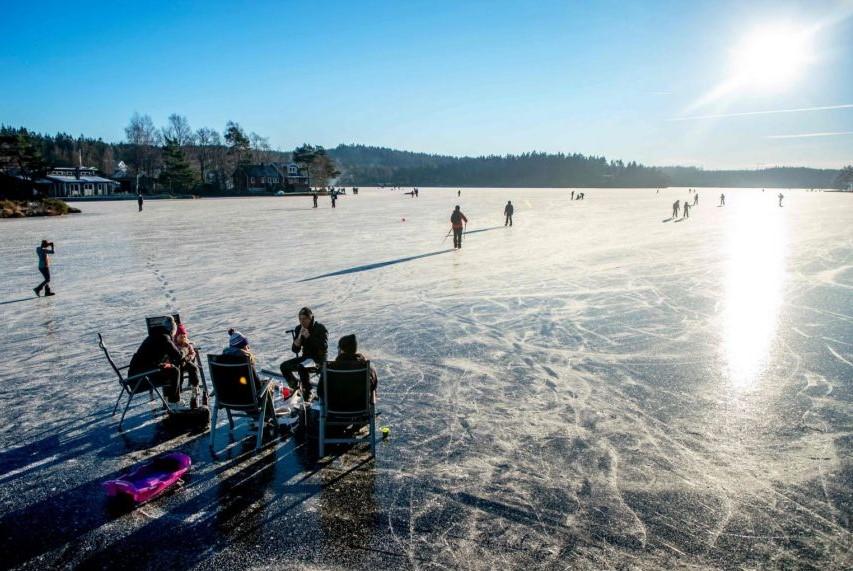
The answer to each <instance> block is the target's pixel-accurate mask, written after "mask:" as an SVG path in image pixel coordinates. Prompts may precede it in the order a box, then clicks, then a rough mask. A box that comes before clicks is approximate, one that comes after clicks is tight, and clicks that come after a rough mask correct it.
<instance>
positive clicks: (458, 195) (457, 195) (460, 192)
mask: <svg viewBox="0 0 853 571" xmlns="http://www.w3.org/2000/svg"><path fill="white" fill-rule="evenodd" d="M460 196H462V190H457V191H456V197H457V198H458V197H460Z"/></svg>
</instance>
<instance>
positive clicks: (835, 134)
mask: <svg viewBox="0 0 853 571" xmlns="http://www.w3.org/2000/svg"><path fill="white" fill-rule="evenodd" d="M842 135H853V131H827V132H825V133H799V134H797V135H767V138H768V139H805V138H806V137H840V136H842Z"/></svg>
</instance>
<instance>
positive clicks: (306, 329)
mask: <svg viewBox="0 0 853 571" xmlns="http://www.w3.org/2000/svg"><path fill="white" fill-rule="evenodd" d="M290 348H291V350H292V351H293V352H294V353H296V357H294V358H292V359H288V360H286V361H284V362H283V363H282V364H281V365H280V366H279V369H281V374H282V376H283V377H284V378H285V380H286V381H287V384H288V385H289V386H290V388H291V389H293V390H296V388H297V386H299V387H300V388H301V390H302V398H303V399H305V400H308V399H309V397H310V395H311V383H310V382H309V377H310V374H311V373H310V371H309V370H308V368H306V366H305V365H306V363H305V361H307V360H309V359H311V360H313V361H314V363H316V365H317V366H318V367H319V366H321V365H322V364H323V363H324V362H325V360H326V354H327V353H328V351H329V332H328V331H327V330H326V328H325V326H323V324H322V323H320V322H318V321H317V320H315V319H314V313H313V312H312V311H311V309H310V308H307V307H303V308H302V309H300V310H299V325H298V326H296V327H295V328H294V329H293V344H292V345H291V347H290ZM300 353H301V355H300ZM294 371H295V372H297V373H298V374H299V381H298V382H297V380H296V377H295V376H294V374H293V373H294Z"/></svg>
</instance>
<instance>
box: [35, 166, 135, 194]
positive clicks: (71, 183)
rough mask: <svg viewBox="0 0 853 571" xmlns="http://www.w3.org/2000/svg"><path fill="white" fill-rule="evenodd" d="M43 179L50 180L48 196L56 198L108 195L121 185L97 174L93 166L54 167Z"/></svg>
mask: <svg viewBox="0 0 853 571" xmlns="http://www.w3.org/2000/svg"><path fill="white" fill-rule="evenodd" d="M45 180H47V181H49V182H50V192H49V193H50V196H52V197H56V198H72V197H78V196H109V195H111V194H113V193H115V192H116V191H117V190H118V189H119V187H120V186H121V185H120V184H119V183H118V182H117V181H115V180H113V179H110V178H104V177H102V176H99V175H98V171H97V169H95V167H54V168H52V169H50V170H49V171H48V172H47V176H45Z"/></svg>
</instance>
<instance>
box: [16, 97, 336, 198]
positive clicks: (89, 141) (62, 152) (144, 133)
mask: <svg viewBox="0 0 853 571" xmlns="http://www.w3.org/2000/svg"><path fill="white" fill-rule="evenodd" d="M124 132H125V140H124V141H122V142H121V143H108V142H105V141H103V140H102V139H100V138H98V139H93V138H90V137H86V136H83V135H81V136H78V137H75V136H72V135H70V134H68V133H57V134H56V135H49V134H41V133H34V132H31V131H29V130H27V129H26V128H23V127H17V128H16V127H10V126H3V125H0V170H7V171H8V170H9V169H15V170H16V171H17V172H21V173H23V174H25V175H27V176H31V175H32V176H33V177H37V176H43V175H44V173H45V172H46V170H47V168H49V167H54V166H77V165H78V162H79V163H82V165H83V166H87V167H89V166H91V167H95V168H97V169H98V170H99V171H100V172H102V173H104V174H105V175H106V176H108V177H111V176H114V175H115V174H116V171H117V170H118V167H119V163H124V165H125V166H126V167H127V174H128V175H129V176H130V177H133V178H135V179H136V181H138V182H139V186H140V189H141V190H143V191H145V192H153V191H163V190H169V191H172V192H201V193H204V192H206V191H207V192H219V191H224V190H226V189H227V188H228V187H229V183H230V180H231V177H232V175H233V173H234V171H235V169H236V168H237V167H238V166H241V165H249V164H262V163H265V164H269V163H273V162H277V163H287V162H290V161H293V162H296V163H297V164H298V165H299V166H300V169H301V170H302V171H303V172H306V173H308V174H309V175H310V177H311V181H312V184H314V185H316V186H326V185H327V184H328V183H329V182H330V180H331V179H333V178H334V177H336V176H337V175H338V174H339V173H338V170H337V168H336V166H335V164H334V162H333V161H332V159H331V157H329V155H328V154H327V153H326V150H325V149H324V148H323V147H321V146H315V145H309V144H307V143H306V144H304V145H301V146H300V147H298V148H297V149H295V150H294V151H292V152H283V151H280V150H274V149H272V147H271V146H270V144H269V139H268V138H267V137H262V136H261V135H258V134H257V133H254V132H249V133H247V132H246V131H245V130H244V129H243V127H241V126H240V124H239V123H237V122H235V121H228V122H227V123H226V125H225V128H224V129H223V131H222V132H221V133H220V132H219V131H217V130H216V129H213V128H210V127H201V128H198V129H193V128H192V127H191V125H190V122H189V120H188V119H187V118H186V117H185V116H183V115H179V114H177V113H173V114H172V115H170V116H169V118H168V120H167V122H166V125H164V126H162V127H157V126H156V125H155V123H154V121H153V120H152V119H151V117H150V116H149V115H144V114H139V113H134V114H133V116H132V117H131V118H130V121H129V123H128V125H127V126H126V127H125V129H124ZM134 188H135V187H134Z"/></svg>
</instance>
